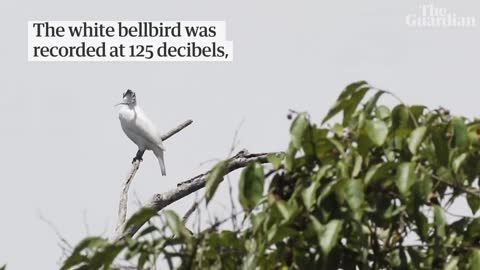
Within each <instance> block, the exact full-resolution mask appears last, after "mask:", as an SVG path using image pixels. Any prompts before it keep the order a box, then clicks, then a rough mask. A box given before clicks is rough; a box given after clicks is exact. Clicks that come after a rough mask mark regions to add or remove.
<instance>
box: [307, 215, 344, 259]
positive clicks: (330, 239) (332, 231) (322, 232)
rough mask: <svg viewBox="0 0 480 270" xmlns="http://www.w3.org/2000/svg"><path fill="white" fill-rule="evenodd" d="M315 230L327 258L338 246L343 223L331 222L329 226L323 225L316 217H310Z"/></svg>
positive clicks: (338, 221) (339, 221)
mask: <svg viewBox="0 0 480 270" xmlns="http://www.w3.org/2000/svg"><path fill="white" fill-rule="evenodd" d="M310 219H311V221H312V224H313V228H314V230H315V231H316V233H317V237H318V241H319V245H320V248H321V249H322V252H323V254H324V255H325V256H328V254H330V251H332V249H333V248H334V247H335V246H336V245H337V244H338V242H339V238H340V232H341V231H342V226H343V222H342V221H341V220H335V219H334V220H331V221H330V222H328V223H327V225H322V224H321V223H320V222H319V221H318V220H317V219H316V218H315V217H314V216H310Z"/></svg>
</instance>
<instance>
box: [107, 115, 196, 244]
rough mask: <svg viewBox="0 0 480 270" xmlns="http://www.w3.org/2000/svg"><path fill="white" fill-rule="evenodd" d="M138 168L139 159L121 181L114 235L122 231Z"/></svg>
mask: <svg viewBox="0 0 480 270" xmlns="http://www.w3.org/2000/svg"><path fill="white" fill-rule="evenodd" d="M191 123H193V121H192V120H187V121H185V122H183V123H182V124H180V125H179V126H177V127H176V128H174V129H172V130H170V131H169V132H167V133H166V134H164V135H162V141H165V140H167V139H168V138H170V137H172V136H173V135H175V134H177V133H178V132H180V131H181V130H182V129H184V128H186V127H188V126H189V125H190V124H191ZM139 168H140V160H136V161H135V162H133V163H132V168H131V169H130V172H129V173H128V174H127V178H126V179H125V182H124V183H123V188H122V192H121V193H120V202H119V205H118V222H117V227H116V228H115V234H116V235H118V234H121V232H122V231H123V226H124V224H125V220H126V218H127V204H128V190H129V189H130V184H131V183H132V181H133V178H134V177H135V174H136V173H137V171H138V169H139Z"/></svg>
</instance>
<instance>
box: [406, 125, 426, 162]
mask: <svg viewBox="0 0 480 270" xmlns="http://www.w3.org/2000/svg"><path fill="white" fill-rule="evenodd" d="M426 133H427V127H425V126H423V127H418V128H416V129H415V130H414V131H413V132H412V134H410V138H409V139H408V149H409V150H410V152H411V153H412V154H414V155H415V154H416V153H417V150H418V147H420V144H421V143H422V141H423V138H425V134H426Z"/></svg>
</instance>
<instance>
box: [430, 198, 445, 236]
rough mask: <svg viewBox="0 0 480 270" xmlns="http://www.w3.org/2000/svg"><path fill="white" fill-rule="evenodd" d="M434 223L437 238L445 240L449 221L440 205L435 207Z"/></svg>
mask: <svg viewBox="0 0 480 270" xmlns="http://www.w3.org/2000/svg"><path fill="white" fill-rule="evenodd" d="M433 223H434V224H435V232H436V234H437V236H439V237H441V238H445V236H446V231H445V226H446V224H447V221H446V217H445V213H444V212H443V209H442V208H441V207H440V206H438V205H435V206H434V217H433Z"/></svg>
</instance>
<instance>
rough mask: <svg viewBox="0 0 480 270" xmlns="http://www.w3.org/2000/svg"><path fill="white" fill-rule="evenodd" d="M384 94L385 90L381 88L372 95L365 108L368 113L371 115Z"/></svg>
mask: <svg viewBox="0 0 480 270" xmlns="http://www.w3.org/2000/svg"><path fill="white" fill-rule="evenodd" d="M383 94H385V91H382V90H379V91H377V93H375V95H373V97H371V98H370V99H369V100H368V101H367V103H366V104H365V109H364V111H365V113H367V115H370V114H371V113H372V112H373V109H374V108H375V107H376V106H377V102H378V100H379V99H380V97H381V96H382V95H383Z"/></svg>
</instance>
